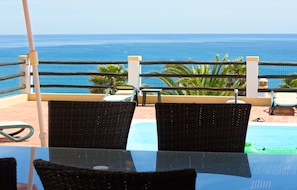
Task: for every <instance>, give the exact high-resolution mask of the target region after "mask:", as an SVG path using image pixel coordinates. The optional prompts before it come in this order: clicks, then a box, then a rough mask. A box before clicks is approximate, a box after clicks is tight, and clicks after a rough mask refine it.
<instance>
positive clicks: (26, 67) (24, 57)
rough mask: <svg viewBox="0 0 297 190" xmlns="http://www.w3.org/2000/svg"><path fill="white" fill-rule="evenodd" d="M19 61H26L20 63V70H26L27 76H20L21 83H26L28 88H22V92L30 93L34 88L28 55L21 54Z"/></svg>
mask: <svg viewBox="0 0 297 190" xmlns="http://www.w3.org/2000/svg"><path fill="white" fill-rule="evenodd" d="M19 61H25V64H21V65H20V72H24V73H25V76H24V77H20V85H26V88H25V89H23V90H21V91H20V92H21V94H30V93H32V89H31V82H32V79H31V76H30V72H31V69H30V68H31V67H30V64H29V61H28V56H27V55H20V56H19Z"/></svg>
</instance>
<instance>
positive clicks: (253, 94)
mask: <svg viewBox="0 0 297 190" xmlns="http://www.w3.org/2000/svg"><path fill="white" fill-rule="evenodd" d="M258 75H259V57H258V56H247V57H246V97H247V98H257V97H258Z"/></svg>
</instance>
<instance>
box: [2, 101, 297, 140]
mask: <svg viewBox="0 0 297 190" xmlns="http://www.w3.org/2000/svg"><path fill="white" fill-rule="evenodd" d="M42 108H43V110H42V112H43V114H42V115H43V120H44V122H43V125H44V128H45V130H46V131H47V122H48V119H47V114H48V110H47V102H42ZM0 113H1V114H0V121H5V120H7V121H13V120H18V121H24V122H26V123H28V124H31V125H32V126H33V127H34V129H35V133H34V135H33V137H31V138H30V139H28V140H27V141H25V142H11V141H9V140H7V139H6V138H2V137H0V145H11V146H16V145H17V146H40V140H39V137H38V135H39V122H38V114H37V106H36V102H35V101H28V102H25V103H21V104H18V105H14V106H10V107H7V108H2V109H0ZM256 118H262V119H263V120H264V122H277V123H292V124H296V126H297V113H296V111H295V115H294V116H281V115H269V114H268V106H265V107H260V106H253V107H252V110H251V115H250V122H254V121H253V120H255V119H256ZM133 119H155V108H154V105H148V104H147V105H146V106H141V105H140V106H137V107H136V110H135V113H134V117H133Z"/></svg>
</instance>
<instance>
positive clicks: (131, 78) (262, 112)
mask: <svg viewBox="0 0 297 190" xmlns="http://www.w3.org/2000/svg"><path fill="white" fill-rule="evenodd" d="M20 58H21V61H19V62H13V63H2V64H1V63H0V66H1V67H0V69H1V68H2V66H3V67H15V68H14V69H15V70H16V71H15V73H12V74H11V73H5V72H3V73H4V74H5V76H1V77H0V87H1V91H0V93H1V94H2V95H1V96H2V98H0V111H1V114H0V120H1V121H3V120H8V121H13V120H20V121H24V122H26V123H29V124H31V125H32V126H33V127H34V129H35V133H34V135H33V137H31V138H30V139H29V140H27V141H25V142H18V143H16V142H11V141H8V140H7V139H4V138H1V137H0V143H1V145H11V146H15V145H18V146H20V145H22V146H40V140H39V137H38V135H39V123H38V114H37V106H36V96H35V93H34V89H33V87H34V81H33V80H32V72H31V71H30V66H29V64H28V60H27V58H26V57H25V58H24V57H20ZM106 64H124V65H128V74H127V77H128V83H129V84H132V85H134V86H136V87H137V88H138V89H139V90H141V89H142V88H144V87H145V86H144V85H143V84H144V83H143V82H142V79H146V78H156V77H160V76H158V75H152V74H150V73H141V70H144V69H143V68H144V67H146V66H149V65H152V66H156V65H161V64H163V65H164V64H165V65H166V64H210V65H214V64H243V65H246V67H247V72H246V75H232V76H218V75H207V76H201V75H199V76H193V75H190V76H182V77H226V78H228V77H231V78H244V79H246V88H242V89H238V90H239V91H240V92H242V94H245V95H244V96H243V95H241V96H239V98H238V99H239V100H243V101H245V102H247V103H251V104H252V110H251V115H250V122H255V121H254V120H255V119H256V118H263V119H264V121H265V122H273V123H297V117H296V113H295V114H294V115H288V114H286V113H285V112H283V113H282V114H281V115H269V113H268V109H269V105H270V91H271V90H274V91H291V92H292V91H294V92H296V89H280V88H275V87H274V88H268V86H260V85H259V84H260V83H259V81H260V79H262V78H265V79H268V81H270V79H272V80H274V79H282V78H292V77H294V76H291V75H273V74H265V75H259V74H258V73H259V72H258V71H259V67H260V66H263V67H267V66H268V67H269V66H277V67H282V68H283V67H289V68H292V67H293V68H294V69H295V70H296V68H297V63H271V62H259V59H258V58H257V57H247V61H246V62H240V63H238V62H236V63H232V62H227V63H224V62H193V61H189V62H178V61H165V62H164V61H150V62H145V61H141V58H139V57H138V56H132V57H129V58H128V61H127V62H65V61H63V62H62V61H40V65H39V68H40V72H39V75H40V86H41V97H42V115H43V119H44V121H43V123H44V125H45V128H46V131H47V122H48V119H47V113H48V112H47V101H48V100H81V101H101V99H102V98H103V97H104V94H91V93H89V92H88V90H89V89H90V88H99V89H106V88H107V87H108V85H105V86H104V85H102V86H93V85H91V84H89V83H88V78H89V77H90V76H92V75H107V76H115V75H117V74H114V73H99V72H98V71H97V72H90V71H88V70H84V66H86V65H94V66H95V68H96V66H97V65H106ZM43 65H50V67H49V68H55V69H56V70H55V71H48V70H46V71H45V70H44V68H43ZM57 66H58V67H57ZM74 67H76V69H78V70H79V71H75V72H73V68H74ZM57 68H63V72H57ZM65 70H66V71H67V70H68V71H67V72H65ZM81 76H82V77H83V78H84V81H85V82H86V83H84V84H82V83H81V81H82V80H83V79H82V78H81ZM61 77H62V79H63V77H70V78H73V81H72V83H71V84H65V83H63V82H64V81H65V80H62V79H61ZM170 77H181V76H170ZM295 77H296V76H295ZM45 78H47V81H46V80H45ZM10 80H12V81H13V82H12V83H8V85H7V84H6V82H8V81H10ZM44 81H46V82H45V83H44ZM59 82H62V84H61V83H59ZM3 87H4V88H5V87H6V89H4V90H2V89H3ZM53 88H54V89H55V90H56V91H55V92H51V91H52V89H53ZM146 88H147V87H146ZM149 88H159V89H162V90H174V89H186V90H189V89H190V90H198V91H199V90H200V91H201V90H208V91H229V92H233V90H234V89H232V88H226V87H222V88H204V87H195V88H187V87H174V88H172V87H171V88H168V87H166V86H161V85H159V83H153V84H152V85H150V87H149ZM82 90H84V92H82ZM78 91H80V92H79V93H77V92H78ZM230 99H234V96H233V95H232V96H182V95H162V102H199V103H210V102H211V103H224V102H226V101H227V100H230ZM138 100H139V102H141V101H142V95H141V93H140V94H139V96H138ZM155 102H157V96H156V95H154V94H151V95H148V96H147V104H146V105H145V106H141V105H139V106H137V107H136V110H135V114H134V117H133V119H134V120H137V119H150V120H154V119H155V108H154V103H155ZM294 111H295V112H296V110H294Z"/></svg>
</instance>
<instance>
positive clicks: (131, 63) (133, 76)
mask: <svg viewBox="0 0 297 190" xmlns="http://www.w3.org/2000/svg"><path fill="white" fill-rule="evenodd" d="M141 60H142V57H141V56H128V84H130V85H133V86H134V87H135V88H137V89H138V90H139V87H140V85H141V78H140V77H139V74H140V73H141V66H140V62H141Z"/></svg>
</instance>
